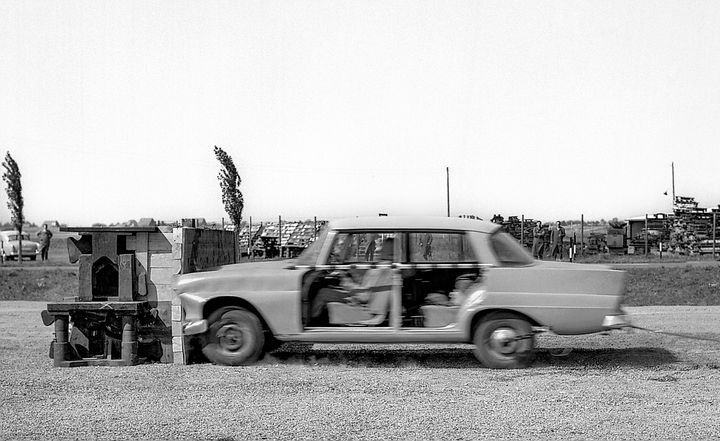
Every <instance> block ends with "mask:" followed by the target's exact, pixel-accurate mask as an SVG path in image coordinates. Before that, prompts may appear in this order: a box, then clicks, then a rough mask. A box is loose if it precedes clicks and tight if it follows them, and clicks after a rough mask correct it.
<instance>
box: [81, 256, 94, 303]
mask: <svg viewBox="0 0 720 441" xmlns="http://www.w3.org/2000/svg"><path fill="white" fill-rule="evenodd" d="M92 261H93V257H92V254H81V255H80V267H79V271H78V283H79V286H78V297H79V298H80V300H81V301H90V300H92Z"/></svg>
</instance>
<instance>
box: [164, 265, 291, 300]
mask: <svg viewBox="0 0 720 441" xmlns="http://www.w3.org/2000/svg"><path fill="white" fill-rule="evenodd" d="M290 265H291V261H289V260H284V261H271V262H250V263H237V264H233V265H224V266H221V267H218V268H215V269H212V270H209V271H202V272H197V273H190V274H183V275H181V276H179V277H178V279H177V281H176V284H175V289H176V292H177V294H184V293H196V294H198V293H207V294H214V293H230V292H238V291H285V290H292V289H297V287H298V285H297V284H298V279H299V277H300V275H301V271H298V270H291V269H288V266H290Z"/></svg>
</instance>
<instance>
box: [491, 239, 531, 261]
mask: <svg viewBox="0 0 720 441" xmlns="http://www.w3.org/2000/svg"><path fill="white" fill-rule="evenodd" d="M490 246H491V247H492V249H493V251H494V252H495V257H496V258H497V260H498V262H499V263H500V265H502V266H524V265H530V264H532V263H533V258H532V256H531V255H530V254H529V253H528V252H527V251H525V250H524V249H523V247H522V246H520V244H519V243H518V242H517V240H515V238H513V237H512V236H510V235H509V234H507V233H505V232H503V231H496V232H495V233H493V234H492V235H491V236H490Z"/></svg>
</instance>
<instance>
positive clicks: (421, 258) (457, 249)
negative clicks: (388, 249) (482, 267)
mask: <svg viewBox="0 0 720 441" xmlns="http://www.w3.org/2000/svg"><path fill="white" fill-rule="evenodd" d="M408 239H409V244H408V246H409V254H410V256H409V257H410V262H413V263H418V262H477V257H476V256H475V253H473V250H472V247H471V246H470V242H469V241H468V239H467V236H466V235H465V234H464V233H441V232H413V233H409V234H408Z"/></svg>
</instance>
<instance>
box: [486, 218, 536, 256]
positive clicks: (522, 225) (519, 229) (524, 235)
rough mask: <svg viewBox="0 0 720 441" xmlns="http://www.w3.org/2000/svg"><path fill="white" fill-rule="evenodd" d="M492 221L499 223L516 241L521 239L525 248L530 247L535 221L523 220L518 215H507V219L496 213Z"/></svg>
mask: <svg viewBox="0 0 720 441" xmlns="http://www.w3.org/2000/svg"><path fill="white" fill-rule="evenodd" d="M491 221H492V222H493V223H496V224H500V225H502V226H503V229H504V230H505V231H506V232H507V233H508V234H510V235H511V236H512V237H514V238H515V239H517V240H518V241H520V240H522V241H523V243H522V245H524V246H525V247H527V248H532V243H533V228H534V227H535V223H536V222H537V221H536V220H534V219H525V221H524V222H523V220H522V219H521V218H519V217H518V216H509V217H508V218H507V220H505V218H504V217H503V216H502V215H499V214H496V215H494V216H493V218H492V220H491Z"/></svg>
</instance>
